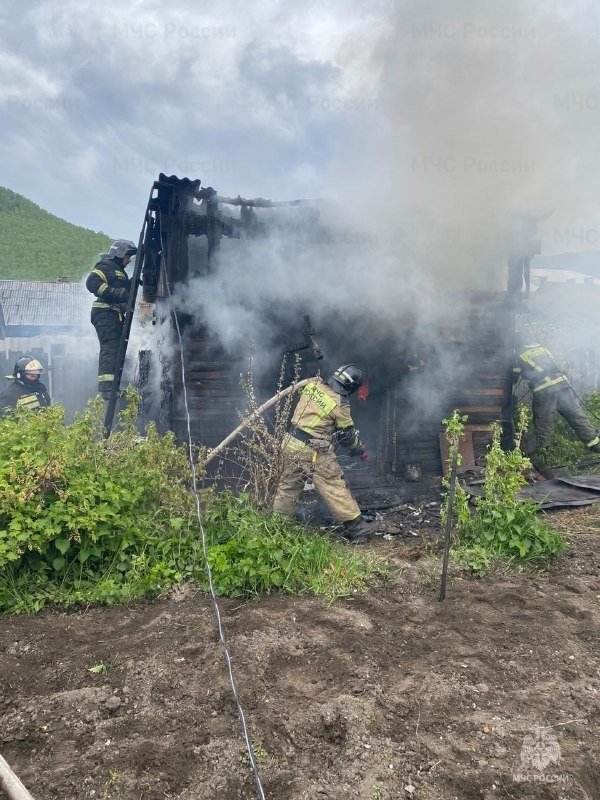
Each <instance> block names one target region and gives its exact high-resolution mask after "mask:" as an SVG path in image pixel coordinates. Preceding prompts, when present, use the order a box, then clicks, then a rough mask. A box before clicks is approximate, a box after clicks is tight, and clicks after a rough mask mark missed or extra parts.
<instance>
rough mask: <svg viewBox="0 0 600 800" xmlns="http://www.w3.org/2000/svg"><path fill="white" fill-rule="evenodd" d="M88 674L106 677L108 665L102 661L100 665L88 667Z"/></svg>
mask: <svg viewBox="0 0 600 800" xmlns="http://www.w3.org/2000/svg"><path fill="white" fill-rule="evenodd" d="M88 672H91V673H92V674H93V675H104V673H105V672H108V665H107V664H105V663H104V661H101V662H100V663H99V664H94V666H93V667H88Z"/></svg>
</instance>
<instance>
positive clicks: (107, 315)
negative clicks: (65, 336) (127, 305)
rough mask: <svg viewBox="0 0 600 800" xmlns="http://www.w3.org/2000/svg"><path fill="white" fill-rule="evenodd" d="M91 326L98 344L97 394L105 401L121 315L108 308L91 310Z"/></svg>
mask: <svg viewBox="0 0 600 800" xmlns="http://www.w3.org/2000/svg"><path fill="white" fill-rule="evenodd" d="M92 325H93V326H94V328H96V333H97V335H98V341H99V342H100V355H99V356H98V392H99V394H101V395H102V397H103V398H104V399H105V400H108V398H109V397H110V392H111V389H112V384H113V380H114V377H115V367H116V364H117V354H118V352H119V343H120V341H121V333H122V332H123V315H122V314H120V313H119V312H118V311H112V310H111V309H109V308H92Z"/></svg>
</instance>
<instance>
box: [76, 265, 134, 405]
mask: <svg viewBox="0 0 600 800" xmlns="http://www.w3.org/2000/svg"><path fill="white" fill-rule="evenodd" d="M85 285H86V287H87V289H88V291H90V292H92V294H95V295H96V297H97V300H96V301H95V302H94V303H92V325H93V326H94V328H95V329H96V333H97V335H98V341H99V342H100V354H99V356H98V391H99V393H100V394H101V395H102V397H103V398H104V399H105V400H108V398H109V397H110V393H111V388H112V384H113V380H114V377H115V368H116V364H117V355H118V352H119V344H120V341H121V334H122V332H123V320H124V318H125V316H124V315H125V310H126V308H127V301H128V299H129V292H130V291H131V279H130V277H129V276H128V275H127V273H126V272H125V268H124V266H123V262H122V261H121V259H119V258H104V259H102V261H99V262H98V263H97V264H96V266H95V267H94V269H93V270H92V271H91V272H90V274H89V275H88V278H87V281H86V282H85Z"/></svg>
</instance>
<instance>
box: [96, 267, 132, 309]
mask: <svg viewBox="0 0 600 800" xmlns="http://www.w3.org/2000/svg"><path fill="white" fill-rule="evenodd" d="M85 285H86V287H87V290H88V291H89V292H91V293H92V294H95V295H96V297H97V298H98V299H97V300H96V301H95V302H94V303H93V304H92V308H104V309H110V310H111V311H115V312H116V313H118V314H122V313H123V312H124V311H125V308H126V306H127V300H128V299H129V292H130V290H131V278H130V277H129V275H127V273H126V272H125V268H124V267H123V264H122V262H121V260H120V259H113V258H103V259H102V261H99V262H98V263H97V264H96V266H95V267H94V269H93V270H92V271H91V272H90V274H89V275H88V278H87V280H86V282H85Z"/></svg>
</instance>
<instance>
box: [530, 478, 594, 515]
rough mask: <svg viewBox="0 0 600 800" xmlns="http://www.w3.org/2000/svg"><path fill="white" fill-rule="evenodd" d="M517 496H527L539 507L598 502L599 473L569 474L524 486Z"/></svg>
mask: <svg viewBox="0 0 600 800" xmlns="http://www.w3.org/2000/svg"><path fill="white" fill-rule="evenodd" d="M519 497H522V498H526V497H529V498H531V499H532V500H535V501H536V502H537V503H540V505H541V508H559V507H561V506H588V505H591V504H592V503H600V475H571V476H569V477H568V478H553V479H552V480H551V481H537V482H536V483H530V484H528V485H527V486H524V487H523V488H522V489H521V491H520V492H519Z"/></svg>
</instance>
